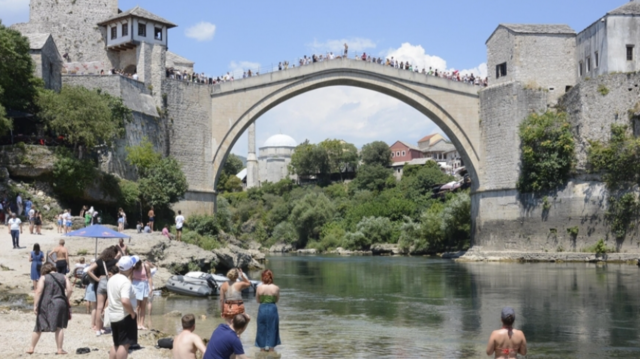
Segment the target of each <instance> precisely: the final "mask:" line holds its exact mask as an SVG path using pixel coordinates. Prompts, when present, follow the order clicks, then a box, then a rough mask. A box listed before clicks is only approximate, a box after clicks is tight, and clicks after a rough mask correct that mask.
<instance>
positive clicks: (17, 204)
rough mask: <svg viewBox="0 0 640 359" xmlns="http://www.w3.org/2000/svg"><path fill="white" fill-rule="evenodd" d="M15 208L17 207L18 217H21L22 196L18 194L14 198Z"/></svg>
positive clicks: (22, 207)
mask: <svg viewBox="0 0 640 359" xmlns="http://www.w3.org/2000/svg"><path fill="white" fill-rule="evenodd" d="M16 207H18V210H17V212H18V216H22V210H23V209H24V203H22V196H20V194H18V195H17V196H16Z"/></svg>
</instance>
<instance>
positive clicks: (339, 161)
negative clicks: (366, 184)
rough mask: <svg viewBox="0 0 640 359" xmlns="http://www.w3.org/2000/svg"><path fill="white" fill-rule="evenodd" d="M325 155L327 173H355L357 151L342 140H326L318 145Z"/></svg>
mask: <svg viewBox="0 0 640 359" xmlns="http://www.w3.org/2000/svg"><path fill="white" fill-rule="evenodd" d="M318 146H319V147H320V148H321V149H324V151H325V152H326V153H327V160H328V166H329V168H328V170H329V173H340V174H343V173H347V172H355V169H356V167H357V166H358V149H357V148H356V146H354V145H353V144H351V143H347V142H345V141H342V140H330V139H326V140H324V141H322V142H320V143H319V144H318Z"/></svg>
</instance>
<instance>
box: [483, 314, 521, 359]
mask: <svg viewBox="0 0 640 359" xmlns="http://www.w3.org/2000/svg"><path fill="white" fill-rule="evenodd" d="M501 319H502V329H498V330H494V331H493V333H491V337H489V344H487V355H494V354H495V357H496V358H499V359H507V358H517V357H518V354H520V355H527V339H525V337H524V333H523V332H522V331H520V330H517V329H513V322H514V321H515V320H516V312H515V311H514V310H513V308H511V307H504V308H503V309H502V314H501Z"/></svg>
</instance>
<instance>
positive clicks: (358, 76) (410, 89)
mask: <svg viewBox="0 0 640 359" xmlns="http://www.w3.org/2000/svg"><path fill="white" fill-rule="evenodd" d="M331 86H353V87H359V88H364V89H368V90H372V91H376V92H379V93H382V94H386V95H388V96H391V97H393V98H396V99H398V100H400V101H402V102H404V103H406V104H408V105H409V106H411V107H413V108H414V109H416V110H417V111H419V112H420V113H422V114H424V115H425V116H426V117H427V118H429V119H430V120H432V121H433V122H434V123H435V124H436V125H437V126H438V127H440V128H441V129H442V130H443V132H444V133H445V134H446V135H447V136H448V137H449V139H450V140H451V141H452V142H453V144H454V145H455V146H456V149H457V150H458V151H459V153H460V155H461V157H462V158H463V160H464V163H465V166H466V167H467V169H468V171H469V172H470V174H471V175H472V177H473V179H474V185H473V189H477V188H478V187H479V185H480V183H479V181H480V178H479V174H480V171H481V161H480V159H481V156H480V153H479V151H480V146H479V138H480V131H479V98H478V94H477V92H478V91H479V88H478V87H475V86H471V85H467V84H463V83H458V82H453V81H449V80H446V79H442V78H436V77H430V76H425V75H422V74H419V73H413V72H409V71H406V70H398V69H393V68H389V67H384V66H381V65H378V64H372V63H366V62H360V61H353V60H333V61H327V62H323V63H317V64H313V65H307V66H304V67H300V68H295V69H289V70H286V71H279V72H274V73H271V74H267V75H262V76H258V77H254V78H248V79H243V80H241V81H233V82H227V83H224V84H220V85H216V86H215V87H214V88H213V90H212V94H211V99H212V108H211V114H212V121H213V123H212V132H213V133H212V154H213V156H212V157H213V158H212V162H213V176H214V178H213V184H214V189H215V188H216V186H217V182H218V179H219V176H220V174H221V172H222V164H223V163H224V161H225V160H226V157H227V156H228V155H229V152H230V151H231V149H232V148H233V145H234V144H235V142H236V141H237V140H238V138H239V137H240V136H241V135H242V134H243V133H244V131H245V130H246V129H247V128H248V127H249V125H250V124H252V123H254V122H255V121H256V120H257V119H258V118H260V117H261V116H262V115H263V114H265V113H266V112H267V111H269V110H270V109H272V108H274V107H276V106H277V105H279V104H281V103H283V102H286V101H287V100H289V99H291V98H293V97H296V96H298V95H301V94H303V93H306V92H309V91H312V90H315V89H319V88H324V87H331Z"/></svg>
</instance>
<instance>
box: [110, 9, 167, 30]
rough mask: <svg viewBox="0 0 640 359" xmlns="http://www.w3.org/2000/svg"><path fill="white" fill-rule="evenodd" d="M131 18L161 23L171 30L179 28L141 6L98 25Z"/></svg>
mask: <svg viewBox="0 0 640 359" xmlns="http://www.w3.org/2000/svg"><path fill="white" fill-rule="evenodd" d="M129 16H136V17H139V18H143V19H147V20H151V21H155V22H158V23H161V24H165V25H167V27H169V28H172V27H176V26H178V25H176V24H174V23H172V22H170V21H169V20H166V19H163V18H161V17H160V16H158V15H154V14H152V13H150V12H149V11H147V10H145V9H143V8H141V7H140V6H136V7H134V8H133V9H131V10H127V11H125V12H121V13H119V14H118V15H116V16H113V17H111V18H109V19H107V20H104V21H102V22H100V23H98V25H105V24H108V23H110V22H112V21H114V20H119V19H122V18H125V17H129Z"/></svg>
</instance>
